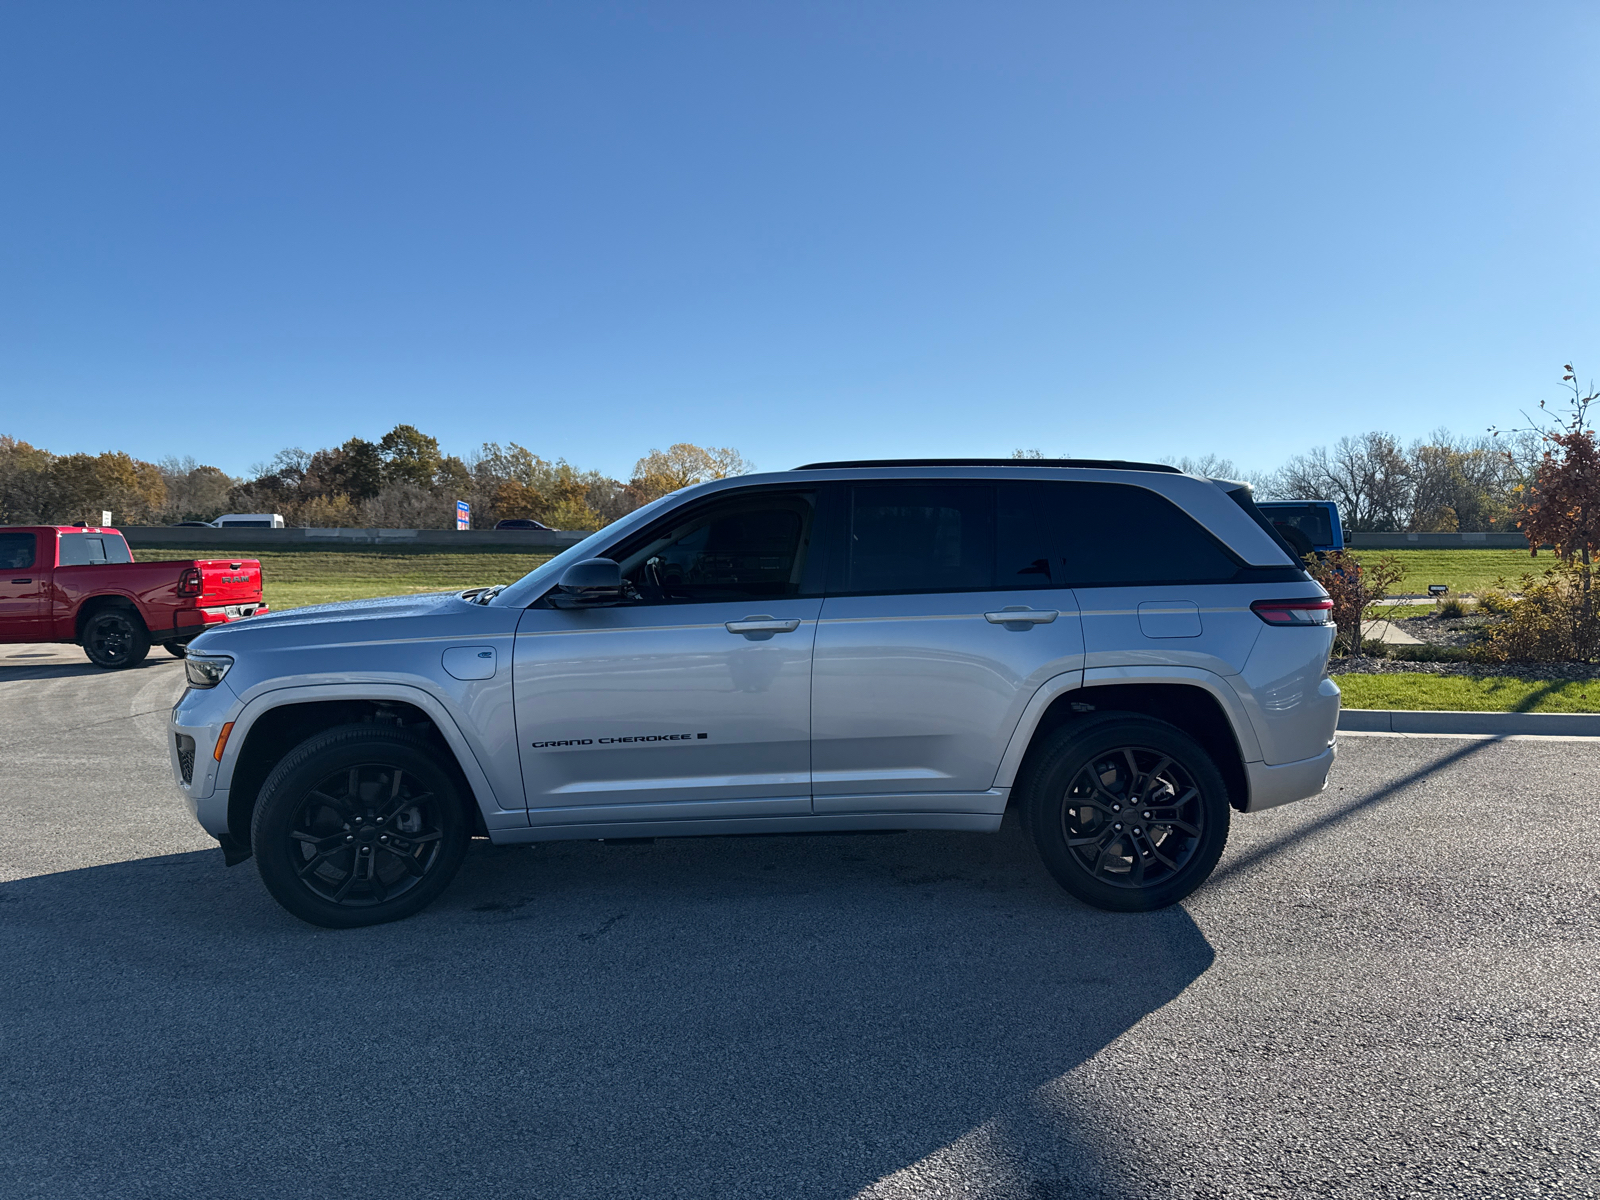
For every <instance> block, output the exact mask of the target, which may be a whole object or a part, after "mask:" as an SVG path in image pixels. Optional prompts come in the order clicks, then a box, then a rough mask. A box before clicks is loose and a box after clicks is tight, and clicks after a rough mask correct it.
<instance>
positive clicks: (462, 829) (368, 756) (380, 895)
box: [250, 725, 472, 929]
mask: <svg viewBox="0 0 1600 1200" xmlns="http://www.w3.org/2000/svg"><path fill="white" fill-rule="evenodd" d="M439 757H440V754H439V750H438V747H437V746H435V745H434V744H433V743H432V742H430V741H428V740H427V739H426V738H423V737H419V736H418V735H417V734H414V733H410V732H407V731H405V730H402V729H397V728H393V727H389V726H381V725H342V726H339V727H338V728H335V729H330V730H328V731H327V732H325V733H319V734H317V735H316V736H315V737H312V738H309V739H307V740H306V741H304V742H302V743H300V745H298V746H296V747H295V748H294V749H293V750H291V751H290V752H289V753H288V754H287V755H285V756H284V757H283V759H282V760H281V761H280V762H279V763H278V765H277V766H276V767H274V768H273V770H272V773H271V774H270V775H268V776H267V780H266V782H265V783H263V784H262V785H261V793H260V796H259V797H258V798H257V801H256V810H255V815H254V817H253V819H252V821H251V826H250V843H251V847H252V849H253V850H254V852H255V860H256V869H257V870H258V871H260V873H261V881H262V882H263V883H264V884H266V886H267V891H269V892H271V893H272V897H273V899H274V900H276V901H277V902H278V903H279V904H281V905H283V907H284V908H286V909H288V910H289V911H290V912H291V913H293V914H294V915H295V916H297V917H299V918H300V919H301V920H302V921H308V922H310V923H311V924H312V925H321V926H323V927H324V928H327V929H352V928H355V927H356V926H360V925H379V924H382V923H383V922H385V921H398V920H399V919H401V918H402V917H409V916H411V915H412V914H413V913H415V912H418V911H419V910H421V909H423V908H425V907H426V906H427V905H428V904H430V903H432V902H433V901H434V900H435V899H436V898H437V897H438V896H439V894H440V893H441V892H443V891H444V889H445V888H446V887H447V886H448V885H449V883H450V880H451V879H452V878H453V877H454V876H455V873H456V871H457V870H458V869H459V868H460V866H461V860H462V859H463V858H464V857H465V856H466V852H467V843H468V841H469V840H470V838H471V832H472V831H471V823H470V820H469V817H468V814H467V811H466V807H465V805H466V798H465V796H464V794H463V789H462V788H461V787H460V785H459V784H458V782H457V779H456V776H455V775H454V774H453V773H452V772H451V771H449V770H448V769H447V768H446V767H443V766H440V765H439ZM352 784H355V785H356V786H355V787H354V788H352V786H351V785H352ZM396 789H398V791H396ZM352 797H354V798H352Z"/></svg>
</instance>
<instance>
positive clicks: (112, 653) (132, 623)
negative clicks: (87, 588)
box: [83, 608, 150, 670]
mask: <svg viewBox="0 0 1600 1200" xmlns="http://www.w3.org/2000/svg"><path fill="white" fill-rule="evenodd" d="M83 652H84V653H85V654H87V655H88V656H89V661H90V662H92V663H93V664H94V665H95V666H97V667H106V668H107V669H110V670H115V669H117V668H120V667H136V666H138V665H139V664H140V663H142V662H143V661H144V656H145V655H147V654H149V653H150V634H149V631H148V630H146V629H145V627H144V622H143V621H141V620H140V619H139V616H138V614H137V613H134V612H130V611H129V610H127V609H125V608H108V609H104V610H103V611H101V612H98V613H96V614H95V615H94V616H92V617H90V618H89V623H88V624H87V625H85V626H84V627H83Z"/></svg>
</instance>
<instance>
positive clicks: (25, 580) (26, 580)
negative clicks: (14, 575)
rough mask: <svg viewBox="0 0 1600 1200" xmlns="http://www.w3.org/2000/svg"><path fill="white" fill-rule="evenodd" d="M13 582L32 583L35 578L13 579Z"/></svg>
mask: <svg viewBox="0 0 1600 1200" xmlns="http://www.w3.org/2000/svg"><path fill="white" fill-rule="evenodd" d="M11 582H12V583H32V582H33V580H31V579H13V580H12V581H11Z"/></svg>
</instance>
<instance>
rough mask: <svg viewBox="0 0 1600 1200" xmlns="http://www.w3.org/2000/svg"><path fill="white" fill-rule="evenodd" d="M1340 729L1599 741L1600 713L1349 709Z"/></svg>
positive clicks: (1341, 718) (1343, 714) (1344, 711)
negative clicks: (1573, 738)
mask: <svg viewBox="0 0 1600 1200" xmlns="http://www.w3.org/2000/svg"><path fill="white" fill-rule="evenodd" d="M1339 728H1340V729H1342V730H1345V731H1347V732H1349V733H1478V734H1489V735H1491V736H1509V735H1511V734H1529V733H1532V734H1546V735H1552V736H1557V737H1600V713H1488V712H1447V711H1446V712H1426V711H1419V710H1415V709H1403V708H1395V709H1384V708H1346V709H1341V710H1340V712H1339Z"/></svg>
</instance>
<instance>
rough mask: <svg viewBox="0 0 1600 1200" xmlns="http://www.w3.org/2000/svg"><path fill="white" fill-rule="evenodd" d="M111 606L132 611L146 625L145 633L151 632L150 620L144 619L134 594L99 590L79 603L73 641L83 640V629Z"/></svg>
mask: <svg viewBox="0 0 1600 1200" xmlns="http://www.w3.org/2000/svg"><path fill="white" fill-rule="evenodd" d="M111 608H121V609H126V610H127V611H128V612H130V613H132V614H133V615H134V617H135V618H137V619H138V622H139V624H140V625H142V626H143V627H144V631H145V633H146V634H149V632H150V622H148V621H146V620H145V619H144V613H143V612H142V611H141V610H140V608H139V604H138V602H137V601H136V600H134V599H133V597H132V596H126V595H124V594H123V593H121V592H97V593H95V594H94V595H93V596H87V597H85V598H84V599H83V600H82V601H81V602H79V604H78V612H77V615H76V616H75V617H74V618H73V622H72V639H73V641H75V642H82V641H83V631H84V630H85V629H86V628H88V625H89V622H90V621H92V620H93V619H94V618H95V617H97V616H99V615H100V614H101V613H103V612H105V611H106V610H107V609H111Z"/></svg>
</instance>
